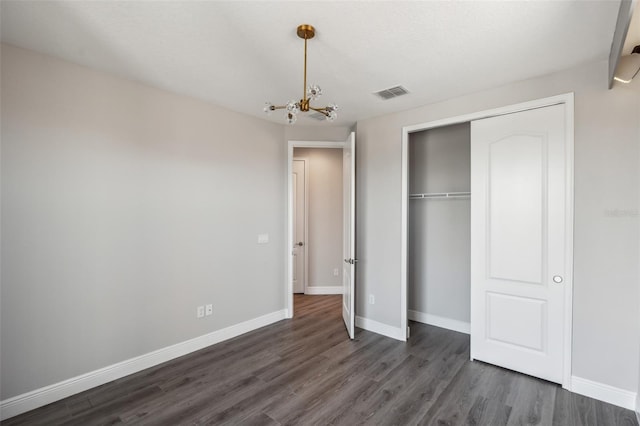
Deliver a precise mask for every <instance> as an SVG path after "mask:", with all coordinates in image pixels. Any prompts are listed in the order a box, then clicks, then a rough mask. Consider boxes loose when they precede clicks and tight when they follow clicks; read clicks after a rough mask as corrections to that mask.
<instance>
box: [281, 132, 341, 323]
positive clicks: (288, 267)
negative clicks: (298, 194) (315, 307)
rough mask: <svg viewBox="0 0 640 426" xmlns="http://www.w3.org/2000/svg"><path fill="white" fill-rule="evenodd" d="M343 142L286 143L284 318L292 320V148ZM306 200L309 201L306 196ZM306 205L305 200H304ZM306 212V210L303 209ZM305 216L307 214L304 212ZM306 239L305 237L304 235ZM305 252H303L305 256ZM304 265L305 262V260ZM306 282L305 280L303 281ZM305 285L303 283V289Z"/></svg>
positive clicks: (338, 145) (332, 145) (332, 146)
mask: <svg viewBox="0 0 640 426" xmlns="http://www.w3.org/2000/svg"><path fill="white" fill-rule="evenodd" d="M344 146H345V143H344V142H330V141H296V140H290V141H288V143H287V175H286V176H287V181H286V182H287V183H286V191H287V201H286V202H287V205H286V208H287V214H286V218H285V231H284V232H285V235H284V238H285V239H284V241H285V243H284V247H285V249H284V250H285V251H284V264H285V271H286V274H285V275H286V277H285V278H286V279H285V282H284V290H285V294H284V306H285V311H286V313H285V318H293V256H291V253H292V252H293V240H292V239H291V238H292V237H293V179H292V178H291V173H292V171H293V170H292V164H293V148H340V149H342V148H344ZM306 173H307V168H306V167H305V174H306ZM307 180H308V179H305V185H307ZM306 199H307V200H308V199H309V196H308V194H307V195H306ZM305 203H306V200H305ZM305 210H308V209H305ZM305 214H308V213H307V212H305ZM307 226H308V221H307V223H305V234H306V227H307ZM305 238H306V235H305ZM305 244H306V243H305ZM306 253H307V250H305V255H306ZM305 263H306V260H305ZM306 272H307V268H305V274H306ZM305 281H306V280H305ZM306 285H307V283H306V282H305V289H306Z"/></svg>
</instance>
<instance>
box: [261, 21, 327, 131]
mask: <svg viewBox="0 0 640 426" xmlns="http://www.w3.org/2000/svg"><path fill="white" fill-rule="evenodd" d="M297 34H298V37H300V38H302V39H304V81H303V84H304V86H303V89H302V99H300V101H298V102H296V101H289V102H287V103H286V105H273V104H272V103H271V102H266V103H265V106H264V109H263V110H264V112H265V113H267V114H270V113H271V112H273V111H275V110H277V109H284V110H285V118H286V120H287V123H289V124H294V123H295V122H296V120H297V118H298V113H299V112H300V111H302V112H309V110H312V111H316V112H319V113H321V114H324V116H325V117H326V118H327V120H328V121H333V120H335V119H336V118H337V117H338V113H337V110H338V105H336V104H329V105H327V106H325V107H321V108H314V107H312V106H311V105H310V101H315V100H316V99H318V98H319V97H320V95H322V89H321V88H320V86H318V85H317V84H310V85H309V86H307V40H309V39H312V38H313V37H314V36H315V34H316V30H315V28H313V26H312V25H308V24H302V25H299V26H298V30H297Z"/></svg>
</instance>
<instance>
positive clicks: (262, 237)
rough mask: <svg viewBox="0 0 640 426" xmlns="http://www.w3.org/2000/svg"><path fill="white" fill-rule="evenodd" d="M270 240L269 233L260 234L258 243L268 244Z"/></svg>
mask: <svg viewBox="0 0 640 426" xmlns="http://www.w3.org/2000/svg"><path fill="white" fill-rule="evenodd" d="M268 242H269V234H258V244H267V243H268Z"/></svg>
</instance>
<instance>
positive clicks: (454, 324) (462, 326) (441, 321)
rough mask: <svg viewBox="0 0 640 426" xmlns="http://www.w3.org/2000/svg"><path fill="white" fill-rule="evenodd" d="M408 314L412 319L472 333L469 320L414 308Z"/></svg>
mask: <svg viewBox="0 0 640 426" xmlns="http://www.w3.org/2000/svg"><path fill="white" fill-rule="evenodd" d="M407 316H408V318H409V319H410V320H412V321H418V322H421V323H423V324H429V325H435V326H436V327H441V328H446V329H448V330H453V331H457V332H459V333H464V334H471V324H470V323H468V322H464V321H458V320H454V319H451V318H446V317H441V316H438V315H433V314H427V313H424V312H419V311H412V310H409V312H408V315H407Z"/></svg>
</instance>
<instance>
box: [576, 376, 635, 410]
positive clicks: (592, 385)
mask: <svg viewBox="0 0 640 426" xmlns="http://www.w3.org/2000/svg"><path fill="white" fill-rule="evenodd" d="M571 392H574V393H579V394H580V395H584V396H588V397H590V398H594V399H598V400H600V401H604V402H608V403H609V404H613V405H617V406H618V407H622V408H627V409H629V410H634V409H635V408H636V393H635V392H632V391H628V390H624V389H620V388H616V387H613V386H610V385H605V384H604V383H598V382H594V381H591V380H587V379H583V378H582V377H576V376H571Z"/></svg>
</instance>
